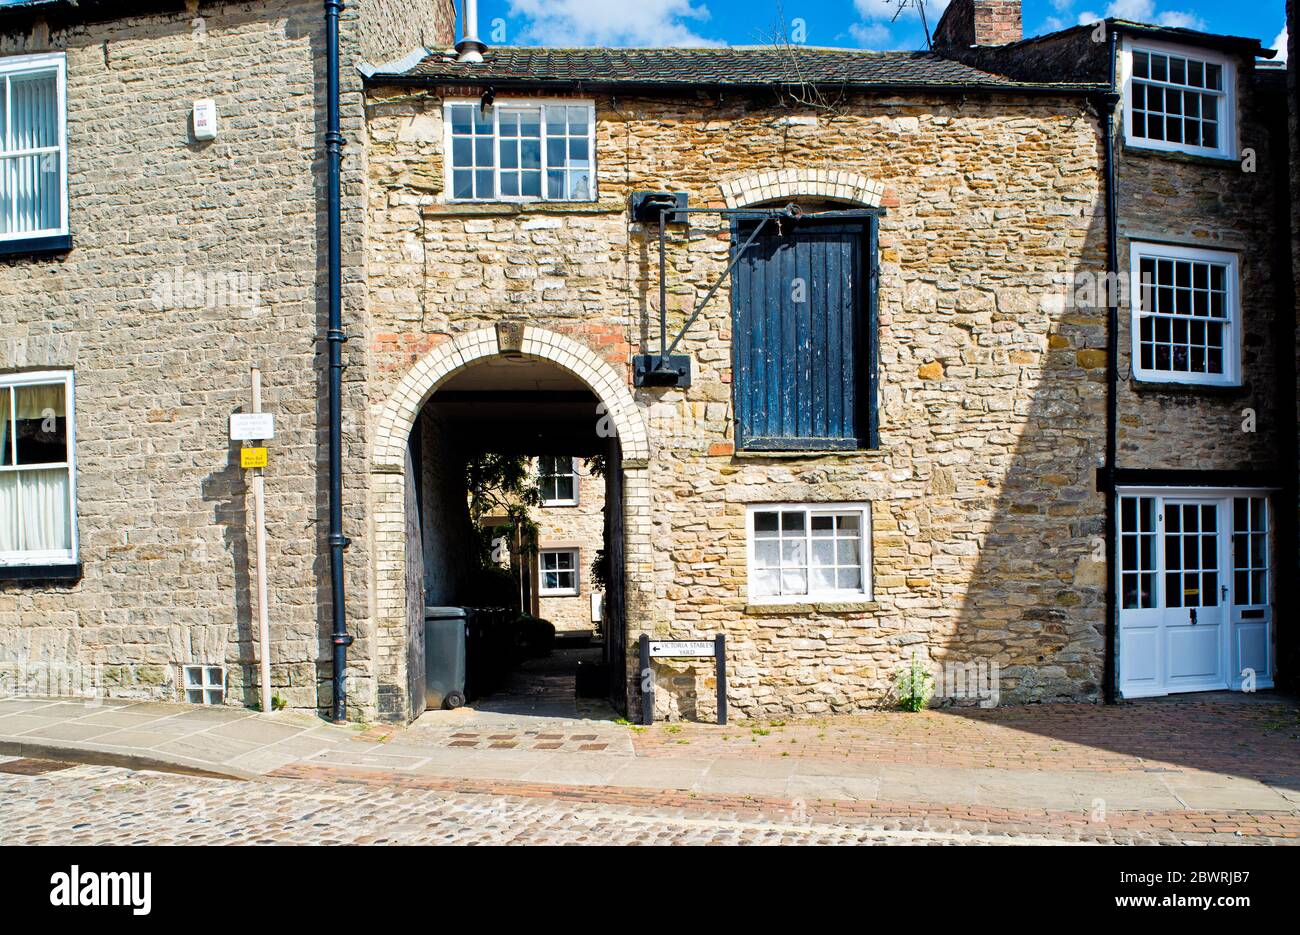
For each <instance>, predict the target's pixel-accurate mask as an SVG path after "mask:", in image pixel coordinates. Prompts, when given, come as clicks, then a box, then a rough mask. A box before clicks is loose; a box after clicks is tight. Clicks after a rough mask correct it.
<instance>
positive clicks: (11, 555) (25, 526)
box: [0, 372, 77, 565]
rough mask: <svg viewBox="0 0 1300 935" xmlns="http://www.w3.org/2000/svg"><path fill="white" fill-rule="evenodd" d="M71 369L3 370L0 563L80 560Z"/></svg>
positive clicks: (0, 386)
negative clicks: (39, 371) (31, 371)
mask: <svg viewBox="0 0 1300 935" xmlns="http://www.w3.org/2000/svg"><path fill="white" fill-rule="evenodd" d="M73 426H74V423H73V387H72V374H71V373H69V372H54V373H48V372H47V373H28V374H10V375H8V376H3V375H0V565H67V564H74V563H75V562H76V560H77V541H76V537H77V533H76V525H77V524H76V489H75V483H74V469H73V464H74V451H75V441H74V427H73Z"/></svg>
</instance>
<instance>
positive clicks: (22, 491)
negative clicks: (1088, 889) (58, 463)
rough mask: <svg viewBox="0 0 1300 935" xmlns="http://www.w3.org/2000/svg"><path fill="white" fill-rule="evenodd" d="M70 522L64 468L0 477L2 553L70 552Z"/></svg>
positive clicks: (0, 536)
mask: <svg viewBox="0 0 1300 935" xmlns="http://www.w3.org/2000/svg"><path fill="white" fill-rule="evenodd" d="M68 520H69V517H68V472H67V470H66V469H65V468H58V469H56V470H50V471H6V472H4V473H3V474H0V552H48V551H66V550H69V549H71V548H72V527H71V524H70V523H69V521H68Z"/></svg>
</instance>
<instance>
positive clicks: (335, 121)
mask: <svg viewBox="0 0 1300 935" xmlns="http://www.w3.org/2000/svg"><path fill="white" fill-rule="evenodd" d="M342 12H343V2H342V0H325V46H326V50H327V53H326V54H327V56H328V65H327V68H326V71H327V77H326V89H327V90H326V104H325V108H326V111H327V116H326V120H327V124H326V129H325V152H326V154H327V156H328V159H329V195H328V197H329V205H328V207H327V209H326V214H328V216H329V331H328V332H327V333H326V336H325V340H326V342H327V344H328V347H329V409H330V413H329V420H330V426H329V461H330V467H329V471H330V528H329V546H330V587H331V595H330V605H331V612H332V614H333V623H334V630H333V633H332V634H331V636H330V642H331V643H333V645H334V691H333V696H334V711H333V719H334V720H335V721H343V720H345V719H346V718H347V713H348V696H347V682H346V675H347V668H348V647H349V646H351V645H352V637H351V636H349V635H348V618H347V608H346V607H345V605H344V595H343V550H344V549H345V548H347V545H348V539H347V537H346V536H345V535H343V342H344V341H346V340H347V335H345V334H344V333H343V252H342V200H341V196H340V181H339V179H340V175H341V167H342V161H343V132H342V130H341V129H340V127H339V15H340V14H341V13H342Z"/></svg>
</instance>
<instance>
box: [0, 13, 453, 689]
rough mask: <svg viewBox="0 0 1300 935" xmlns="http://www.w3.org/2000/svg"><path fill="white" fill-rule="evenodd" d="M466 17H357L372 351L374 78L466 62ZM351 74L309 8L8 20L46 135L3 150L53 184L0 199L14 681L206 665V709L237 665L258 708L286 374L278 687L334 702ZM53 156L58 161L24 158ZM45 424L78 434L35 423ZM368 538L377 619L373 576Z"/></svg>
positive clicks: (8, 611) (33, 183)
mask: <svg viewBox="0 0 1300 935" xmlns="http://www.w3.org/2000/svg"><path fill="white" fill-rule="evenodd" d="M452 21H453V11H452V7H451V4H450V2H449V0H359V2H349V4H348V9H347V11H345V12H344V14H343V20H342V39H341V42H342V47H343V51H342V60H343V62H344V63H345V65H346V67H345V68H344V69H343V103H342V110H343V114H342V121H343V130H344V134H345V138H346V153H347V158H346V159H345V162H344V179H343V183H344V203H345V205H346V206H347V207H346V210H345V213H344V227H343V235H344V241H343V243H344V260H345V264H346V269H347V271H348V272H347V273H346V299H347V303H348V306H349V309H355V310H356V313H355V314H352V315H350V320H349V328H350V329H351V333H352V337H353V339H354V341H355V342H356V345H364V344H365V343H366V342H367V341H368V340H370V339H369V337H368V335H367V334H366V332H365V331H364V319H363V318H362V317H361V315H360V312H361V311H362V310H363V309H364V308H365V304H366V300H367V299H366V296H367V287H366V282H365V278H364V276H363V275H362V271H361V265H360V260H361V243H362V238H363V235H364V217H363V212H362V210H361V208H362V204H363V194H362V193H363V187H364V178H365V174H366V173H365V152H366V150H365V145H364V133H365V125H364V121H363V116H362V105H363V99H362V94H361V75H360V73H359V72H358V70H357V68H356V67H355V66H356V63H357V62H359V61H363V60H369V61H384V60H388V59H391V58H392V57H394V56H395V55H398V54H401V53H402V52H404V51H406V50H409V49H410V48H412V47H414V46H417V45H421V44H430V45H435V46H440V45H449V44H450V43H451V41H452ZM325 64H326V35H325V12H324V5H323V4H322V3H321V2H310V0H266V2H202V3H199V2H195V0H191V2H178V0H156V2H153V0H131V2H124V0H114V2H111V3H110V2H100V0H81V2H79V3H72V2H62V0H40V2H35V0H34V2H30V3H17V4H8V5H5V6H3V7H0V70H3V79H4V81H5V82H6V84H7V86H8V87H9V89H10V90H12V91H17V90H19V88H23V87H24V86H25V88H24V93H23V94H22V95H18V94H15V95H14V96H13V97H11V98H10V100H9V103H8V105H7V106H8V107H9V108H10V109H11V111H10V114H8V115H7V116H11V117H12V119H11V120H7V121H6V124H7V126H9V127H10V128H11V131H15V130H16V131H18V132H20V133H25V134H27V137H26V138H25V139H24V138H22V137H20V136H14V135H11V136H9V137H8V138H6V140H5V152H4V154H3V157H4V159H5V161H6V164H7V165H10V166H15V165H21V163H22V161H23V160H26V161H27V162H28V163H29V165H35V163H36V162H39V163H40V166H38V167H37V168H39V169H41V174H37V175H30V174H29V175H26V176H23V177H22V178H21V179H19V180H18V181H17V183H16V184H17V187H16V188H10V187H9V186H10V185H14V184H15V182H14V181H13V177H7V179H6V182H5V183H4V184H5V190H4V193H3V194H0V202H3V205H4V209H3V210H4V212H5V214H6V217H5V220H4V222H2V226H0V229H2V230H3V233H0V253H3V254H4V258H3V262H2V263H0V408H3V409H4V412H5V418H6V419H7V420H8V419H11V417H12V416H13V415H15V414H16V416H17V419H16V426H17V431H16V432H12V433H11V432H8V431H6V429H7V428H8V427H9V426H12V425H14V422H12V421H11V422H7V423H6V428H0V437H5V436H8V437H9V439H10V440H11V441H12V440H13V439H14V437H15V436H16V439H17V443H18V445H17V447H18V452H17V454H18V457H17V460H18V465H17V468H18V470H12V469H10V468H11V466H12V465H13V461H12V456H11V454H10V453H8V452H7V456H6V457H5V458H3V459H0V464H4V465H5V467H0V472H5V480H6V481H8V484H7V485H6V486H8V487H9V489H8V490H6V491H5V492H4V493H0V530H3V532H0V579H3V580H0V681H3V682H4V683H5V686H6V688H5V690H12V689H15V688H16V689H17V690H23V691H37V692H50V691H55V692H60V691H75V690H81V689H84V688H93V689H95V690H103V691H106V692H109V693H112V694H120V695H129V696H137V697H156V698H162V699H168V700H175V699H178V698H179V699H185V698H187V697H190V696H188V695H186V694H184V693H183V691H182V680H183V670H182V667H183V666H201V667H202V670H201V671H193V670H192V671H191V673H190V674H191V677H197V678H199V679H200V681H202V680H203V679H204V678H205V677H206V679H207V682H208V684H209V688H208V689H206V690H204V691H201V692H199V695H198V697H199V698H206V697H211V698H212V699H218V698H220V694H221V693H220V691H219V689H220V687H221V685H219V684H218V680H220V679H221V678H222V673H221V668H222V667H224V668H225V672H224V675H225V681H224V688H225V695H226V700H227V701H228V702H230V703H240V704H244V703H251V702H253V701H255V700H256V692H255V691H253V690H251V688H250V683H251V681H252V679H254V678H255V677H256V666H253V665H252V661H253V660H254V659H255V658H257V656H258V654H257V652H256V651H255V647H254V641H255V637H256V632H257V627H256V622H255V621H256V612H255V610H254V608H253V606H252V605H253V601H254V599H255V598H254V596H253V593H252V591H253V585H252V582H251V581H250V574H251V572H250V567H251V561H250V555H251V551H252V545H251V543H252V541H253V531H252V530H253V527H252V516H251V512H252V511H251V497H250V493H249V487H248V485H247V482H246V479H245V477H244V476H243V475H244V472H242V471H241V469H240V466H239V464H240V460H239V455H238V452H237V451H236V449H235V447H234V446H233V445H232V443H231V442H230V441H229V436H228V431H227V420H228V418H229V416H230V415H231V413H234V412H238V411H241V410H246V409H247V408H248V406H249V403H250V375H249V371H250V367H251V366H253V365H260V366H261V368H262V376H263V381H264V391H263V393H264V400H263V402H264V405H265V407H266V409H267V410H269V411H272V412H274V413H275V416H276V420H277V422H276V437H275V439H274V441H272V442H270V443H269V447H270V464H269V466H268V467H267V469H266V471H265V475H266V488H267V529H268V534H269V538H270V542H271V560H270V574H269V575H268V584H269V592H270V619H271V626H272V633H273V639H274V647H273V652H272V659H273V669H272V682H273V687H274V690H275V692H276V694H278V695H280V696H281V697H282V698H284V699H285V700H286V701H287V702H288V703H289V704H290V705H292V706H295V707H304V708H309V709H310V708H314V707H316V706H317V705H328V703H329V697H330V696H329V686H330V678H331V675H332V667H331V663H330V651H331V648H330V610H329V580H328V575H327V563H326V543H325V532H326V530H325V521H324V516H325V514H324V508H325V506H324V505H325V497H326V478H325V433H326V418H327V416H326V412H325V408H324V406H325V404H324V399H325V395H324V382H323V381H324V369H323V368H324V349H325V343H324V331H325V322H326V317H325V315H326V312H325V302H326V272H325V263H326V256H325V246H324V244H325V241H324V237H325V233H324V231H325V220H324V218H325V215H324V186H325V172H324V157H323V144H322V134H323V132H324V128H325V116H324V111H325V107H326V100H325ZM201 99H206V100H211V101H213V102H214V104H215V113H216V136H215V139H212V140H200V139H197V138H196V135H195V128H194V127H193V126H192V112H193V109H194V102H195V101H196V100H201ZM20 102H22V103H21V104H20ZM24 104H25V108H26V112H25V114H24V113H23V105H24ZM20 116H21V117H22V118H23V120H24V121H25V126H24V125H23V124H22V122H20V120H19V118H20ZM35 143H40V144H42V145H41V146H40V147H36V148H35V149H34V150H28V151H29V152H32V151H34V152H36V153H37V154H38V155H37V156H25V155H18V156H15V155H13V154H14V153H15V152H23V147H24V146H27V145H30V144H35ZM15 160H16V161H15ZM47 170H48V171H47ZM15 193H16V195H17V197H15ZM11 212H16V213H15V214H11ZM354 346H355V345H354ZM349 363H350V367H349V369H348V371H347V373H346V382H345V398H346V400H347V411H348V412H349V416H348V418H347V424H346V425H345V438H346V441H347V452H346V453H347V463H348V464H350V465H351V466H352V470H351V472H350V477H353V478H361V477H363V476H364V473H363V471H362V465H363V464H364V462H365V448H366V445H367V427H366V424H365V422H364V419H363V418H359V417H358V415H357V414H358V413H362V412H364V399H365V395H366V394H365V384H366V382H367V367H368V361H367V358H366V356H365V355H364V354H356V355H354V356H353V357H352V358H351V360H350V361H349ZM11 387H16V388H17V392H16V393H15V395H14V396H13V397H11V396H9V393H10V388H11ZM34 387H39V390H38V389H35V388H34ZM15 398H16V404H17V405H16V413H11V412H10V400H11V399H15ZM71 402H75V405H69V403H71ZM47 410H50V411H51V414H52V415H53V421H52V422H51V423H50V424H49V425H48V426H47V427H48V428H52V429H54V430H55V431H52V432H44V431H43V430H42V426H41V425H40V424H39V423H38V422H36V421H34V420H32V419H30V418H29V417H30V416H33V415H39V416H44V415H45V414H46V413H47ZM42 421H43V420H42ZM25 439H31V441H32V442H35V441H38V440H39V441H43V442H44V443H45V444H44V446H43V447H44V449H45V450H43V451H40V452H38V451H37V450H36V449H35V448H33V451H32V456H33V457H36V458H38V459H39V461H40V462H42V463H45V462H49V461H52V460H53V463H61V464H68V463H69V461H71V462H72V464H73V465H74V467H73V469H72V470H71V471H69V470H68V468H66V467H65V468H55V469H50V470H45V471H23V470H22V465H23V463H24V461H25V456H26V453H25V452H24V451H23V448H24V440H25ZM56 449H57V450H56ZM60 472H61V473H60ZM15 476H18V477H19V478H20V481H19V482H21V483H24V484H26V483H28V482H29V481H32V480H38V481H41V483H32V484H31V485H30V488H29V493H28V494H27V495H26V496H27V498H28V505H29V506H38V507H41V509H40V510H39V512H38V511H37V510H29V511H28V516H29V517H35V516H41V517H43V519H42V520H41V522H40V523H39V524H38V523H35V522H33V523H24V524H22V525H23V528H22V535H23V536H24V538H23V539H19V538H18V533H17V532H16V531H15V527H16V526H17V525H18V524H19V520H18V505H16V503H15V500H14V497H15V496H16V495H15V490H16V489H17V482H15V481H14V480H13V478H14V477H15ZM69 476H70V478H71V487H69V480H68V478H69ZM0 483H3V482H0ZM0 489H3V488H0ZM70 494H75V498H74V497H73V496H69V495H70ZM346 499H347V504H348V508H347V522H348V525H349V527H350V528H352V529H354V530H358V531H359V530H360V529H361V528H363V527H364V524H365V517H366V511H365V506H364V503H365V487H364V485H357V484H353V483H352V481H351V480H349V484H348V489H347V491H346ZM63 503H66V504H68V508H66V509H63V510H62V511H61V512H55V511H54V506H53V504H63ZM357 539H358V541H357V542H356V544H355V545H354V546H353V547H352V549H351V550H350V554H349V564H348V571H349V574H350V575H351V577H350V580H349V582H348V585H349V590H348V594H349V613H350V614H351V615H352V616H354V617H356V618H359V619H360V618H364V616H365V613H366V607H367V605H368V601H369V598H368V596H367V586H366V582H367V580H368V577H369V561H368V557H367V543H366V541H365V537H364V536H363V535H359V536H357ZM368 652H369V646H368V644H367V643H366V641H364V640H362V641H359V642H358V644H357V645H355V646H354V647H353V648H352V659H353V660H354V661H355V662H356V663H357V664H358V665H361V666H364V665H365V659H366V655H367V654H368ZM208 670H212V671H211V672H208Z"/></svg>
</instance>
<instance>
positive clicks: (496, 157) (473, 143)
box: [447, 101, 595, 201]
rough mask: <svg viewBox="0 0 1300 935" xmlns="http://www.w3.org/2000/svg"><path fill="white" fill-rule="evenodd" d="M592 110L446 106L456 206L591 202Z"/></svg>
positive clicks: (587, 106) (514, 104)
mask: <svg viewBox="0 0 1300 935" xmlns="http://www.w3.org/2000/svg"><path fill="white" fill-rule="evenodd" d="M594 118H595V114H594V108H593V106H592V105H591V104H554V103H552V104H546V103H527V102H500V101H499V102H497V103H496V104H494V105H492V106H491V107H489V108H487V110H486V112H485V111H484V109H483V108H482V107H481V106H480V105H479V104H478V103H449V104H448V105H447V122H448V124H449V128H450V129H449V136H450V143H451V146H450V148H451V170H450V171H451V177H450V192H451V197H452V200H455V201H529V200H540V201H591V200H593V199H594V198H595V183H594V179H595V156H594V149H595V129H594V122H595V119H594Z"/></svg>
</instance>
